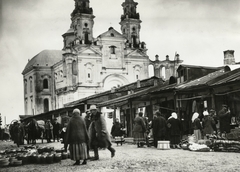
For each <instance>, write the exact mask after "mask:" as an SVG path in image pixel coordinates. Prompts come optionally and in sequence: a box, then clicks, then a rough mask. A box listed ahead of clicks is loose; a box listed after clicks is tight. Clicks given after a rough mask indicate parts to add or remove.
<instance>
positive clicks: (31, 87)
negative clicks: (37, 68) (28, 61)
mask: <svg viewBox="0 0 240 172" xmlns="http://www.w3.org/2000/svg"><path fill="white" fill-rule="evenodd" d="M29 81H30V93H31V92H32V91H33V82H32V77H30V78H29Z"/></svg>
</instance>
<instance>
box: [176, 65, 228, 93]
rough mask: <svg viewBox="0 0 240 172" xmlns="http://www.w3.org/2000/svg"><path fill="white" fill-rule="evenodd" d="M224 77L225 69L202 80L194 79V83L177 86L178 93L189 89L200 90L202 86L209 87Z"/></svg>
mask: <svg viewBox="0 0 240 172" xmlns="http://www.w3.org/2000/svg"><path fill="white" fill-rule="evenodd" d="M221 75H224V69H221V70H218V71H216V72H212V73H210V74H208V75H205V76H203V77H201V78H198V79H194V80H192V81H189V82H186V83H182V84H179V85H177V86H176V89H177V90H178V91H181V90H187V89H195V88H200V87H201V86H207V85H208V82H209V81H211V80H213V79H215V78H217V77H219V76H221Z"/></svg>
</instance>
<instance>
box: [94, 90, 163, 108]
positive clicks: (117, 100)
mask: <svg viewBox="0 0 240 172" xmlns="http://www.w3.org/2000/svg"><path fill="white" fill-rule="evenodd" d="M158 87H159V86H152V87H148V88H146V89H143V90H140V91H137V92H134V93H132V94H128V95H125V96H121V97H118V98H115V99H112V100H108V101H105V102H102V103H99V104H98V106H99V107H104V106H110V105H115V104H119V103H121V102H124V101H128V100H129V99H132V98H136V97H139V96H142V95H145V94H148V93H149V92H151V91H152V90H155V89H157V88H158ZM126 103H127V102H126ZM126 103H124V104H126Z"/></svg>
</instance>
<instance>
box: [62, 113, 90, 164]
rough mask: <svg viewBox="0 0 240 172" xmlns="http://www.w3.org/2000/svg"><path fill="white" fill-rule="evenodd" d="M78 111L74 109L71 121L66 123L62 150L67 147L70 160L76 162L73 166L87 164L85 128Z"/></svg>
mask: <svg viewBox="0 0 240 172" xmlns="http://www.w3.org/2000/svg"><path fill="white" fill-rule="evenodd" d="M80 113H81V112H80V110H79V109H74V110H73V114H72V117H71V119H70V120H69V122H68V125H67V130H66V138H65V144H64V148H65V151H66V150H67V147H68V145H69V151H70V158H71V160H74V161H76V162H75V163H74V164H73V165H80V160H83V162H82V165H84V164H87V161H86V160H87V158H88V152H87V143H88V140H89V137H88V133H87V128H86V125H85V122H84V119H83V117H82V116H80Z"/></svg>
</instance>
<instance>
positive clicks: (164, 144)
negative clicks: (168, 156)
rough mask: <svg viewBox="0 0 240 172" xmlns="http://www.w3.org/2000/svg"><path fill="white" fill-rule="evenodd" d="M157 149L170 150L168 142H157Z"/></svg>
mask: <svg viewBox="0 0 240 172" xmlns="http://www.w3.org/2000/svg"><path fill="white" fill-rule="evenodd" d="M157 149H161V150H168V149H170V141H158V145H157Z"/></svg>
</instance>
